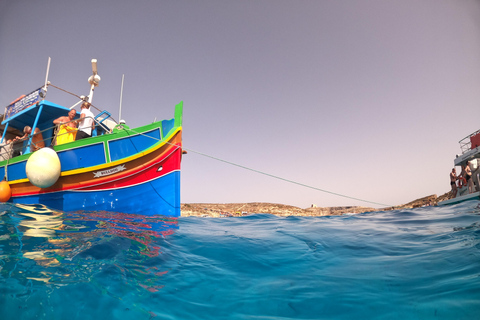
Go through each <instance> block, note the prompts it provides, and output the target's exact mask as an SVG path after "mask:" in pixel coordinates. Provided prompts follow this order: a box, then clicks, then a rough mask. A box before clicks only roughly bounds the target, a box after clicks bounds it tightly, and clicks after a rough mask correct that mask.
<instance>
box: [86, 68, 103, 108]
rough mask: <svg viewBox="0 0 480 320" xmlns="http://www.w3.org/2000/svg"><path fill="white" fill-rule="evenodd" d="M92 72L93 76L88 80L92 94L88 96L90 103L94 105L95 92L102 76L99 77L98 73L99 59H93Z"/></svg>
mask: <svg viewBox="0 0 480 320" xmlns="http://www.w3.org/2000/svg"><path fill="white" fill-rule="evenodd" d="M92 72H93V75H91V76H90V77H89V78H88V83H90V85H91V86H90V94H89V95H88V102H90V103H92V99H93V91H94V90H95V87H96V86H98V83H99V82H100V76H99V75H98V71H97V59H92Z"/></svg>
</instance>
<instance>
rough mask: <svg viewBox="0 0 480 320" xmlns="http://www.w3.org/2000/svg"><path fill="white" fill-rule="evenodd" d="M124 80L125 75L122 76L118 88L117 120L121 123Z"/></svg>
mask: <svg viewBox="0 0 480 320" xmlns="http://www.w3.org/2000/svg"><path fill="white" fill-rule="evenodd" d="M124 79H125V74H122V87H121V88H120V110H119V111H118V120H119V121H122V100H123V80H124Z"/></svg>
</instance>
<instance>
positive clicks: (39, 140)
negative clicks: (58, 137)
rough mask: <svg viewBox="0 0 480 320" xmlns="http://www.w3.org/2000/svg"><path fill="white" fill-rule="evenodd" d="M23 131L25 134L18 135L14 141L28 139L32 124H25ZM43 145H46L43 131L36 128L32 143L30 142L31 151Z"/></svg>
mask: <svg viewBox="0 0 480 320" xmlns="http://www.w3.org/2000/svg"><path fill="white" fill-rule="evenodd" d="M23 133H24V135H23V136H22V137H16V138H15V139H14V140H13V141H14V142H15V141H17V140H27V139H28V135H29V134H31V133H32V128H31V127H30V126H25V127H24V128H23ZM43 147H45V142H44V141H43V136H42V133H41V132H40V129H38V128H35V132H34V134H33V137H32V143H31V144H30V151H31V152H34V151H37V150H38V149H41V148H43Z"/></svg>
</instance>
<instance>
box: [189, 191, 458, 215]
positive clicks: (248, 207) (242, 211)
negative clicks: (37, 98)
mask: <svg viewBox="0 0 480 320" xmlns="http://www.w3.org/2000/svg"><path fill="white" fill-rule="evenodd" d="M449 196H450V192H447V193H445V194H443V195H442V196H440V197H437V195H435V194H434V195H430V196H427V197H423V198H420V199H417V200H414V201H411V202H409V203H406V204H403V205H399V206H394V207H388V208H380V209H378V208H371V207H357V206H346V207H316V206H312V207H310V208H306V209H302V208H299V207H294V206H289V205H284V204H276V203H263V202H253V203H216V204H214V203H184V204H182V206H181V212H182V217H188V216H200V217H239V216H245V215H249V214H254V213H268V214H274V215H278V216H331V215H343V214H355V213H364V212H372V211H386V210H396V209H409V208H418V207H423V206H430V205H436V204H437V203H438V202H439V201H443V200H446V199H448V198H449Z"/></svg>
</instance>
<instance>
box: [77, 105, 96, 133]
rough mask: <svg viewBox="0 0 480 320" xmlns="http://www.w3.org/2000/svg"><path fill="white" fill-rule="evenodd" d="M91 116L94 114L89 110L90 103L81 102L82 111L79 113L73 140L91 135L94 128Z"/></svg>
mask: <svg viewBox="0 0 480 320" xmlns="http://www.w3.org/2000/svg"><path fill="white" fill-rule="evenodd" d="M93 117H94V115H93V113H92V111H90V103H88V102H84V103H82V112H81V113H80V120H78V121H79V124H78V132H77V136H76V138H75V141H77V140H80V139H83V138H89V137H91V136H92V130H93V128H94V121H93Z"/></svg>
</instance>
